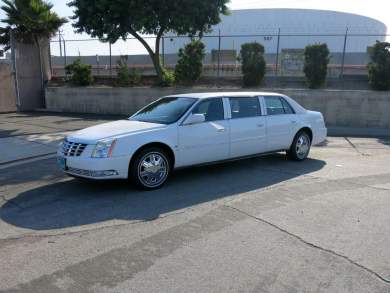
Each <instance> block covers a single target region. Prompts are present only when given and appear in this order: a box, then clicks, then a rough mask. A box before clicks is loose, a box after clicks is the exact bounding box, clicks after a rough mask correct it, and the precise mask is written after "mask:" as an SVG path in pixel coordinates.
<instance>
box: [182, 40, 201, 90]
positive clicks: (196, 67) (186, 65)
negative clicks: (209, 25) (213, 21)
mask: <svg viewBox="0 0 390 293" xmlns="http://www.w3.org/2000/svg"><path fill="white" fill-rule="evenodd" d="M178 55H179V60H178V62H177V65H176V67H175V78H176V81H177V82H179V83H185V84H190V83H194V82H196V81H197V80H199V78H200V76H201V75H202V69H203V63H202V62H203V59H204V57H205V55H206V53H205V45H204V44H203V43H202V42H201V41H200V40H192V41H191V43H189V44H187V45H186V46H185V47H184V49H183V48H181V49H180V50H179V54H178Z"/></svg>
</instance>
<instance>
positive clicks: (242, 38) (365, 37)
mask: <svg viewBox="0 0 390 293" xmlns="http://www.w3.org/2000/svg"><path fill="white" fill-rule="evenodd" d="M389 36H390V35H373V34H348V30H346V32H345V34H298V33H297V34H281V33H280V31H279V32H277V33H273V34H259V35H245V34H242V35H221V34H214V35H206V36H204V37H203V38H202V41H203V42H204V43H205V45H206V57H205V59H204V62H203V65H204V70H203V76H206V77H240V76H241V65H240V61H239V58H238V57H239V53H240V48H241V45H242V44H243V43H247V42H258V43H260V44H262V45H263V46H264V47H265V59H266V62H267V73H266V74H267V76H297V77H299V76H303V75H304V74H303V64H304V55H303V53H304V48H305V46H306V45H309V44H316V43H326V44H327V45H328V47H329V49H330V52H331V59H330V63H329V66H328V77H331V78H337V77H342V76H347V75H348V76H365V75H367V64H368V62H369V61H370V54H369V50H370V47H371V46H373V45H374V44H375V42H376V41H385V40H386V38H387V37H389ZM145 39H146V41H147V42H148V43H149V44H150V46H151V47H152V48H154V43H155V38H154V37H145ZM188 42H190V39H189V38H188V37H185V36H164V37H163V38H162V39H161V43H160V48H161V49H160V51H161V52H160V54H161V62H162V63H163V65H164V66H165V67H166V68H167V69H170V70H173V69H174V67H175V65H176V63H177V60H178V55H177V53H178V51H179V49H180V48H182V47H184V45H185V44H186V43H188ZM50 51H51V66H52V74H53V76H56V77H62V76H65V70H64V67H65V66H66V65H67V64H70V63H72V62H73V61H74V60H76V59H77V58H80V59H81V61H82V62H83V63H87V64H90V65H92V72H93V75H94V76H101V77H115V76H116V70H117V61H118V59H119V58H120V56H121V55H127V56H128V66H129V68H137V69H138V70H139V72H140V73H141V74H143V75H154V74H155V71H154V67H153V63H152V61H151V58H150V57H149V55H148V54H147V51H146V49H145V48H144V47H143V46H142V45H141V43H140V42H139V41H138V40H136V39H134V38H128V39H127V40H126V41H123V40H120V41H117V42H116V43H114V44H110V43H108V42H107V43H105V42H101V41H99V40H97V39H78V40H76V39H74V40H68V39H65V38H64V37H63V36H57V37H56V38H55V39H53V40H52V41H51V46H50Z"/></svg>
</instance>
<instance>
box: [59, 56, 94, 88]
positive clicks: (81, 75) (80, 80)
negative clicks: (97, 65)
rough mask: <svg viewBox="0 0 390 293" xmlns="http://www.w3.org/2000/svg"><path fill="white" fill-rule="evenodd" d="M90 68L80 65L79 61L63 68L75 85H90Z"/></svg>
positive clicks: (89, 66) (91, 80)
mask: <svg viewBox="0 0 390 293" xmlns="http://www.w3.org/2000/svg"><path fill="white" fill-rule="evenodd" d="M91 68H92V66H91V65H89V64H83V63H81V60H80V59H77V60H75V61H74V62H73V63H72V64H69V65H67V66H66V67H65V70H66V74H70V75H71V81H72V82H73V83H74V84H77V85H82V86H85V85H90V84H91V83H92V82H93V77H92V73H91Z"/></svg>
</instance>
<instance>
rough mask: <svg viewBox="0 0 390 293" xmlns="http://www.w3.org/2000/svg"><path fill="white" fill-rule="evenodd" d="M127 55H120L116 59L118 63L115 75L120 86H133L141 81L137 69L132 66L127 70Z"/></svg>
mask: <svg viewBox="0 0 390 293" xmlns="http://www.w3.org/2000/svg"><path fill="white" fill-rule="evenodd" d="M127 60H128V56H127V55H123V56H120V58H119V60H118V61H117V64H118V70H117V76H118V84H119V85H120V86H129V85H130V86H134V85H137V84H139V83H140V82H141V74H140V72H139V70H137V69H136V68H132V69H130V70H129V67H128V65H127Z"/></svg>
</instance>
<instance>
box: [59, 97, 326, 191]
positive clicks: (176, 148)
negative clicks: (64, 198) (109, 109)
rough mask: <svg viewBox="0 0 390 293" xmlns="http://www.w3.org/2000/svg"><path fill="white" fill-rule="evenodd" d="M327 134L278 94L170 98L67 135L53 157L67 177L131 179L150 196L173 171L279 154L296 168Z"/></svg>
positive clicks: (316, 118)
mask: <svg viewBox="0 0 390 293" xmlns="http://www.w3.org/2000/svg"><path fill="white" fill-rule="evenodd" d="M326 134H327V129H326V127H325V123H324V119H323V116H322V114H321V113H319V112H314V111H309V110H306V109H304V108H303V107H302V106H300V105H299V104H298V103H297V102H295V101H294V100H293V99H291V98H289V97H287V96H285V95H282V94H277V93H265V92H232V93H196V94H183V95H174V96H167V97H162V98H160V99H158V100H156V101H155V102H153V103H151V104H149V105H148V106H146V107H144V108H143V109H141V110H139V111H138V112H137V113H135V114H134V115H133V116H131V117H130V118H129V119H126V120H119V121H115V122H109V123H104V124H101V125H97V126H93V127H89V128H86V129H83V130H80V131H77V132H75V133H73V134H71V135H69V136H67V137H66V138H65V139H64V141H63V142H62V143H61V145H60V147H59V150H58V164H59V166H60V167H61V169H62V170H63V171H64V172H66V173H67V174H69V175H72V176H76V177H84V178H91V179H114V178H130V179H131V180H132V181H133V182H135V183H136V184H137V185H138V186H140V187H142V188H145V189H154V188H158V187H161V186H162V185H163V184H164V183H165V182H166V180H167V178H168V177H169V175H170V173H171V172H172V170H173V169H175V168H180V167H187V166H191V165H197V164H204V163H210V162H218V161H224V160H229V159H236V158H241V157H247V156H254V155H258V154H264V153H270V152H279V151H286V152H287V154H288V156H289V157H290V158H291V159H293V160H296V161H302V160H304V159H306V157H307V156H308V154H309V151H310V147H311V145H314V144H318V143H321V142H323V141H324V140H325V138H326Z"/></svg>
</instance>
